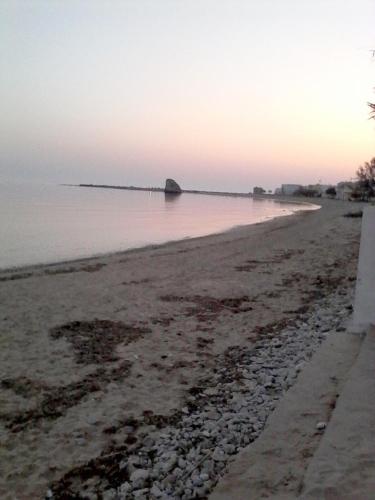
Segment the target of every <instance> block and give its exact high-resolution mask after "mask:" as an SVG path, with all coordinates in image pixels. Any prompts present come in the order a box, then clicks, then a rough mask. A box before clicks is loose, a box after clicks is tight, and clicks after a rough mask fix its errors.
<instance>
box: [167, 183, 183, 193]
mask: <svg viewBox="0 0 375 500" xmlns="http://www.w3.org/2000/svg"><path fill="white" fill-rule="evenodd" d="M164 192H165V193H168V194H180V193H182V189H181V188H180V186H179V185H178V184H177V182H176V181H175V180H174V179H167V180H166V181H165V188H164Z"/></svg>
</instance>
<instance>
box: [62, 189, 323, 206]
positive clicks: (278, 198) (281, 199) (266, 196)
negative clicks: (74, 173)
mask: <svg viewBox="0 0 375 500" xmlns="http://www.w3.org/2000/svg"><path fill="white" fill-rule="evenodd" d="M63 186H74V187H85V188H100V189H124V190H127V191H148V192H150V191H151V192H156V193H165V194H167V195H168V196H179V195H180V194H183V193H187V194H203V195H209V196H232V197H240V198H253V199H255V200H262V199H266V200H272V201H277V202H279V203H289V204H296V205H312V206H316V207H320V205H318V203H313V202H312V201H306V200H305V199H304V200H302V199H301V200H300V199H298V198H296V197H293V196H279V195H275V194H268V193H264V194H253V193H233V192H230V191H204V190H199V189H181V193H166V192H165V190H164V188H158V187H138V186H112V185H108V184H63Z"/></svg>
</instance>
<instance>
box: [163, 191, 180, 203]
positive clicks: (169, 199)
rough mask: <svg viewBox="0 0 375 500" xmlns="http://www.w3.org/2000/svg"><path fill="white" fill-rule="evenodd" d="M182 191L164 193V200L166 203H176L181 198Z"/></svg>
mask: <svg viewBox="0 0 375 500" xmlns="http://www.w3.org/2000/svg"><path fill="white" fill-rule="evenodd" d="M181 195H182V193H164V200H165V202H166V203H174V202H176V201H178V200H179V198H180V196H181Z"/></svg>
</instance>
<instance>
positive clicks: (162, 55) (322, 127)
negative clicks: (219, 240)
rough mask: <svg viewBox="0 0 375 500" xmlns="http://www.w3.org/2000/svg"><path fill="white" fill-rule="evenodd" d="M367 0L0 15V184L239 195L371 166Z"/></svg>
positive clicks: (112, 6) (28, 9) (55, 8)
mask: <svg viewBox="0 0 375 500" xmlns="http://www.w3.org/2000/svg"><path fill="white" fill-rule="evenodd" d="M374 14H375V8H374V3H373V2H372V1H369V0H359V1H356V2H354V1H350V2H339V1H338V0H325V1H323V0H320V1H317V2H301V1H297V0H284V1H282V2H274V1H270V0H266V1H263V2H255V1H245V0H236V1H233V0H231V1H229V0H228V1H227V0H225V1H224V0H206V1H198V0H192V1H182V2H180V1H176V0H162V1H160V2H154V1H151V0H150V1H146V0H137V1H123V2H118V1H108V2H99V1H90V2H88V1H66V2H65V1H64V2H57V1H39V0H34V1H33V2H23V1H16V0H8V1H4V2H2V3H1V6H0V24H1V30H0V33H1V34H0V42H1V43H0V51H1V58H0V61H1V62H0V65H1V74H2V83H1V88H0V91H1V99H2V102H3V113H2V117H1V119H0V120H1V123H0V149H1V153H0V154H1V156H0V162H1V170H0V180H4V181H7V180H19V179H27V180H38V181H40V180H42V181H46V182H102V183H119V184H136V185H146V186H148V185H161V184H162V183H163V181H164V178H165V177H167V176H170V175H172V174H173V175H174V176H176V177H177V178H178V179H179V181H180V182H181V184H182V185H183V186H185V187H187V188H188V187H190V188H202V189H206V188H207V189H208V188H211V189H222V190H234V191H235V190H244V189H245V188H246V189H247V187H248V189H249V190H250V189H251V187H252V186H253V185H256V184H262V185H265V187H267V188H274V187H275V186H277V185H279V184H280V183H282V182H304V183H310V182H311V183H313V182H317V181H318V180H322V181H323V182H325V183H329V182H337V181H340V180H345V179H349V178H350V177H352V176H353V175H354V172H355V169H356V168H357V166H358V165H359V164H360V163H362V162H363V161H366V160H368V159H369V158H371V157H372V156H374V151H375V149H374V138H375V134H374V133H375V128H374V124H373V123H372V122H370V121H369V120H368V116H369V110H368V108H367V104H366V103H367V101H368V100H371V99H372V98H373V91H372V87H373V86H374V82H375V66H374V60H373V59H372V57H371V52H370V49H371V48H373V47H372V45H373V43H374V37H373V29H372V28H373V26H372V25H373V22H372V21H373V19H374Z"/></svg>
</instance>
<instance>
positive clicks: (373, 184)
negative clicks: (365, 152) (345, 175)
mask: <svg viewBox="0 0 375 500" xmlns="http://www.w3.org/2000/svg"><path fill="white" fill-rule="evenodd" d="M356 174H357V179H358V187H359V188H360V190H361V191H362V192H363V194H364V198H369V197H371V196H374V195H375V157H374V158H372V159H371V160H370V162H367V161H366V162H365V163H364V164H363V165H361V166H360V167H358V170H357V172H356Z"/></svg>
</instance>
